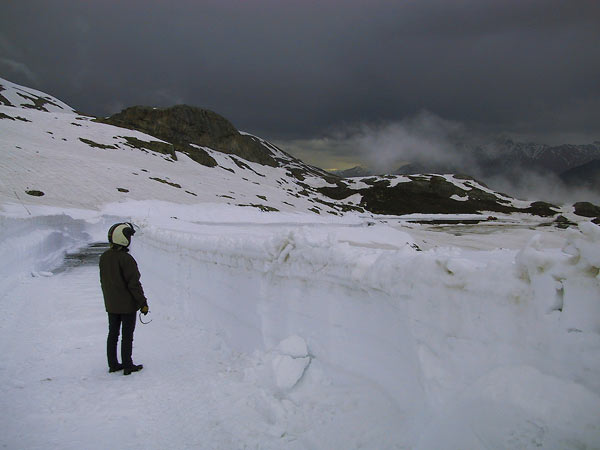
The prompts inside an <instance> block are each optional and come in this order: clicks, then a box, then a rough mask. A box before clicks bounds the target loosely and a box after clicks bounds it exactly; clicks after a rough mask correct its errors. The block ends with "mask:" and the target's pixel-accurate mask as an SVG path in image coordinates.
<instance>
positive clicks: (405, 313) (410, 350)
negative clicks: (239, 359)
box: [0, 215, 600, 448]
mask: <svg viewBox="0 0 600 450" xmlns="http://www.w3.org/2000/svg"><path fill="white" fill-rule="evenodd" d="M112 221H113V218H104V219H102V220H95V221H93V222H92V221H87V222H86V221H85V220H78V219H73V218H71V217H69V216H65V215H53V216H38V217H31V218H7V217H0V224H1V226H2V230H3V233H2V240H1V241H0V249H1V250H2V255H3V258H2V262H1V264H2V267H1V270H2V272H3V273H7V274H11V276H9V277H6V278H4V279H3V280H2V286H0V287H2V288H3V289H5V290H7V289H10V287H11V283H13V282H15V280H17V279H18V277H19V276H26V275H31V274H35V273H36V271H46V270H51V269H52V267H54V266H55V265H56V264H58V261H59V260H60V259H61V257H62V256H63V255H64V253H65V252H66V251H68V250H71V249H74V248H75V247H78V246H81V245H82V244H84V243H86V242H91V241H94V240H97V238H98V237H99V236H102V235H103V234H104V233H105V230H106V228H107V224H110V223H112ZM138 236H139V237H138ZM132 252H133V254H134V255H135V257H136V259H137V260H138V262H139V265H140V269H141V272H142V282H143V284H144V287H145V290H146V292H147V294H148V297H149V301H150V304H151V310H152V312H153V314H154V316H155V317H156V318H160V320H167V321H174V323H177V324H178V326H179V325H180V324H186V325H187V326H189V327H201V328H206V329H211V330H214V331H215V332H218V333H219V334H221V335H222V336H223V337H224V338H226V340H227V341H228V342H229V344H230V345H231V346H232V347H234V348H236V349H238V350H239V351H243V352H252V351H267V350H269V349H273V348H275V347H276V346H277V345H278V344H279V343H281V342H282V341H284V340H285V339H286V338H289V337H290V336H297V337H300V339H301V340H303V341H304V342H306V344H307V346H308V354H309V356H310V358H311V359H312V360H313V361H319V363H320V364H321V365H322V366H323V367H326V368H329V370H328V372H327V373H328V374H329V376H331V377H333V378H334V379H335V378H336V377H337V379H339V380H342V379H345V380H346V381H349V382H351V380H353V379H357V380H358V379H360V380H361V381H362V382H365V380H366V382H368V383H371V384H372V386H374V388H375V389H377V390H378V391H380V392H381V393H382V394H383V395H385V396H386V397H389V398H390V399H391V400H392V401H393V402H394V403H395V405H396V408H397V409H398V410H399V411H400V412H401V413H402V415H404V416H405V417H406V418H407V420H406V423H408V424H409V425H408V426H407V425H406V424H404V425H403V426H404V427H406V430H405V431H406V434H405V436H406V439H407V441H406V442H408V443H409V444H410V446H411V447H413V448H435V447H436V446H437V445H440V443H444V444H445V445H446V448H460V447H463V448H466V447H464V446H467V447H469V448H478V447H481V446H482V442H485V443H486V445H489V444H490V443H491V444H497V445H500V444H502V445H506V444H507V442H506V436H510V435H511V430H514V429H515V427H517V428H518V427H521V428H522V427H526V428H528V429H527V430H524V431H523V432H524V433H526V434H527V436H528V439H529V440H530V441H531V442H532V443H533V444H536V445H537V444H541V443H542V442H545V443H546V444H547V443H548V442H552V443H553V444H555V445H550V446H548V445H544V448H586V447H592V448H593V447H595V446H597V445H598V443H600V430H599V427H598V417H600V379H599V377H597V376H595V375H593V374H598V373H600V357H599V356H600V276H599V268H600V227H598V226H595V225H593V224H590V223H584V224H582V225H581V226H580V231H577V230H573V231H571V232H570V234H569V236H568V237H567V239H566V240H565V246H564V248H563V249H562V250H553V249H544V248H542V247H541V246H540V244H539V241H538V240H536V239H533V240H532V241H531V242H530V243H529V244H528V245H527V246H526V247H525V248H524V249H522V250H521V251H519V252H514V251H509V250H496V251H491V252H478V253H477V252H469V251H465V250H459V249H456V248H437V249H433V250H429V251H425V252H420V251H417V250H415V249H413V248H411V247H409V246H407V247H406V248H404V249H402V250H386V249H380V248H368V247H364V246H354V245H351V243H347V242H346V243H343V242H339V241H336V240H335V239H323V238H313V237H311V235H310V232H308V231H306V230H305V229H303V228H302V227H296V228H294V229H291V230H288V231H285V232H281V231H279V232H276V233H274V234H272V235H271V236H270V237H269V238H249V237H248V236H237V237H236V236H223V237H219V236H214V235H207V236H205V235H201V234H196V233H191V232H190V233H187V232H182V231H172V230H167V229H163V228H161V227H155V226H152V225H149V224H146V225H145V226H144V227H143V229H142V230H141V232H140V233H139V235H136V240H135V244H134V246H133V249H132ZM288 342H289V340H288ZM190 345H193V343H190ZM274 370H275V372H277V371H276V369H274ZM303 370H305V371H307V372H310V371H311V366H310V365H304V366H303ZM333 374H335V375H333ZM590 374H592V376H590ZM277 375H278V374H277V373H274V377H275V378H277ZM300 381H301V380H300ZM274 389H277V390H279V391H281V392H280V395H285V391H286V390H288V391H289V390H291V389H294V382H292V383H289V384H288V385H286V383H285V382H284V383H275V386H274ZM491 424H493V426H492V425H491ZM523 424H524V425H523ZM482 436H483V437H482ZM531 436H533V437H531ZM536 436H539V439H538V441H536ZM542 437H543V439H542ZM515 442H518V441H515ZM509 444H510V443H509Z"/></svg>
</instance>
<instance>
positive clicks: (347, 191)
mask: <svg viewBox="0 0 600 450" xmlns="http://www.w3.org/2000/svg"><path fill="white" fill-rule="evenodd" d="M405 178H406V179H407V180H402V181H401V182H395V183H392V181H397V179H396V177H394V176H386V177H372V178H363V179H360V180H359V181H360V182H361V183H363V184H366V185H367V186H368V187H360V188H358V189H357V188H353V187H352V186H351V185H349V184H348V183H347V182H345V181H344V180H341V181H338V182H337V183H336V186H335V187H333V186H327V187H322V188H318V189H317V190H318V191H319V192H320V193H321V194H323V195H326V196H327V197H329V198H331V199H334V200H344V199H346V198H348V197H350V196H351V195H354V194H361V196H362V201H361V202H360V206H361V207H363V208H364V209H366V210H367V211H369V212H372V213H375V214H385V215H388V214H389V215H403V214H413V213H422V214H478V213H482V212H485V211H491V212H499V213H512V212H523V213H529V214H533V215H537V216H541V217H552V216H555V215H557V214H558V212H559V209H558V208H557V207H555V206H554V205H552V204H550V203H545V202H533V203H531V204H530V206H529V207H527V208H525V209H522V208H517V207H516V206H514V205H513V202H512V199H511V198H510V197H508V196H505V195H503V194H499V193H495V192H493V191H490V190H489V189H487V188H486V187H485V185H484V184H482V183H479V182H477V181H475V180H473V179H472V178H470V177H466V176H459V175H457V176H453V177H452V178H453V181H455V182H451V181H449V180H448V178H447V176H441V175H411V176H408V177H405ZM356 181H358V180H356Z"/></svg>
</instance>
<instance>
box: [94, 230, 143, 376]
mask: <svg viewBox="0 0 600 450" xmlns="http://www.w3.org/2000/svg"><path fill="white" fill-rule="evenodd" d="M134 234H135V230H134V229H133V225H132V224H131V223H116V224H114V225H113V226H112V227H110V230H108V242H109V243H110V248H109V249H108V250H106V251H105V252H104V253H103V254H102V255H101V256H100V285H101V286H102V294H103V295H104V306H105V307H106V312H107V313H108V338H107V340H106V356H107V358H108V371H109V372H117V371H119V370H121V369H122V370H123V375H129V374H131V372H137V371H139V370H141V369H142V368H143V366H142V365H141V364H139V365H136V364H134V363H133V359H132V355H131V354H132V351H133V332H134V331H135V321H136V313H137V311H138V310H140V311H141V312H142V314H144V315H146V314H148V301H147V300H146V296H145V295H144V290H143V289H142V284H141V283H140V272H139V270H138V266H137V263H136V261H135V259H134V258H133V256H131V255H130V254H129V253H128V252H129V248H128V247H129V244H130V243H131V237H132V236H133V235H134ZM121 328H122V336H121V363H119V360H118V359H117V343H118V341H119V332H120V331H121Z"/></svg>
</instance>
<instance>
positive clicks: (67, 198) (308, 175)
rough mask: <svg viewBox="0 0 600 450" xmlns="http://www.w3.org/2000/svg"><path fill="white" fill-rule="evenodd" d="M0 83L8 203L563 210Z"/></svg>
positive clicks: (333, 210)
mask: <svg viewBox="0 0 600 450" xmlns="http://www.w3.org/2000/svg"><path fill="white" fill-rule="evenodd" d="M0 89H1V91H0V103H1V106H0V131H1V134H0V148H1V151H2V155H3V159H4V162H5V163H4V164H3V165H2V166H0V178H1V180H2V181H1V183H2V184H0V201H2V202H3V203H7V202H17V203H21V202H22V203H27V204H29V203H31V204H36V205H46V206H58V205H61V206H71V207H90V206H92V207H94V208H96V209H100V208H102V206H103V205H106V204H110V203H114V202H122V201H127V200H151V199H152V200H164V201H171V202H175V203H184V204H197V203H207V202H209V203H225V204H229V205H236V206H246V207H253V208H257V209H259V210H261V211H288V212H312V213H316V214H331V215H338V216H341V215H343V213H345V212H347V211H356V212H371V213H376V214H396V215H397V214H410V213H429V214H431V213H439V214H454V213H462V214H474V213H481V214H485V213H486V212H499V213H511V212H523V213H528V214H535V215H538V216H543V217H548V216H556V215H558V214H559V212H560V211H559V209H557V208H553V207H552V205H548V204H542V203H540V202H534V203H532V202H523V201H518V200H515V199H513V198H510V197H508V196H506V195H503V194H500V193H497V192H494V191H493V190H491V189H489V188H487V187H486V186H484V185H482V184H480V183H478V182H477V181H476V180H473V179H470V178H468V177H466V178H465V177H457V176H455V175H444V176H439V175H412V176H401V175H391V176H387V177H362V178H360V177H359V178H351V179H341V178H338V177H336V176H334V175H331V174H328V173H327V172H325V171H323V170H321V169H318V168H315V167H312V166H309V165H307V164H304V163H303V162H302V161H299V160H297V159H295V158H293V157H292V156H290V155H288V154H287V153H285V152H284V151H282V150H281V149H279V148H277V147H276V146H274V145H273V144H271V143H269V142H267V141H265V140H263V139H261V138H258V137H255V136H251V135H248V134H246V133H240V132H238V131H237V130H236V129H235V128H234V127H233V125H232V124H231V123H229V122H228V121H227V120H226V119H224V118H223V117H221V116H219V115H218V114H215V113H213V112H210V111H206V110H201V109H198V108H193V107H189V106H176V107H172V108H161V109H159V108H148V107H135V108H128V109H126V110H124V111H122V112H121V113H119V114H116V115H114V116H112V117H110V118H105V119H96V118H93V117H89V116H85V115H82V114H78V113H77V112H76V111H75V110H74V109H73V108H71V107H69V106H68V105H66V104H64V103H63V102H61V101H60V100H57V99H55V98H53V97H51V96H49V95H46V94H43V93H41V92H38V91H35V90H31V89H28V88H25V87H21V86H18V85H15V84H13V83H10V82H8V81H6V80H2V79H0ZM57 181H60V182H57Z"/></svg>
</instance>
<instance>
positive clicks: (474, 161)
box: [332, 139, 600, 192]
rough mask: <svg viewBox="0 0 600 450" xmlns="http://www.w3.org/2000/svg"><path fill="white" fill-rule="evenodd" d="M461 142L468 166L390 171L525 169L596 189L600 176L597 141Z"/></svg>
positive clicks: (507, 172) (483, 174)
mask: <svg viewBox="0 0 600 450" xmlns="http://www.w3.org/2000/svg"><path fill="white" fill-rule="evenodd" d="M458 145H460V146H461V152H462V154H463V155H464V156H465V158H464V160H468V161H470V163H469V166H468V167H465V166H460V165H458V164H457V165H452V164H444V165H442V164H436V163H435V162H431V163H419V164H407V165H404V166H401V167H398V168H397V169H396V170H393V171H391V173H392V174H395V175H409V174H416V173H468V174H470V175H473V176H476V177H477V178H480V179H483V180H484V181H485V179H486V178H488V177H494V176H501V177H503V178H506V179H509V180H510V179H514V178H518V177H521V176H523V175H524V174H527V173H531V172H533V173H536V174H542V175H543V174H549V173H550V174H554V175H557V176H558V177H559V178H560V179H561V180H562V181H563V183H565V185H566V186H571V187H585V188H591V189H595V190H598V191H599V192H600V188H599V181H598V180H599V179H600V142H594V143H592V144H584V145H573V144H564V145H556V146H551V145H545V144H535V143H523V142H514V141H513V140H511V139H496V140H493V141H490V142H489V143H488V144H487V145H485V146H472V147H469V146H468V145H465V144H462V145H461V144H458ZM378 172H379V171H377V170H374V169H370V168H367V167H361V166H356V167H352V168H350V169H346V170H339V171H333V172H332V173H334V174H336V175H338V176H340V177H343V178H346V177H357V176H361V177H364V176H372V175H382V174H381V173H378Z"/></svg>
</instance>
